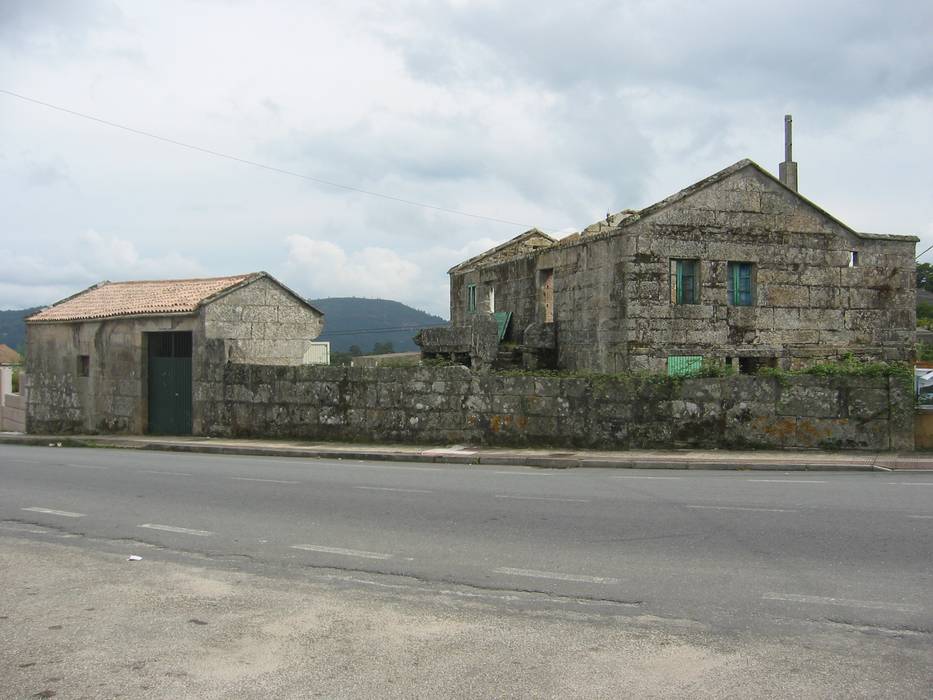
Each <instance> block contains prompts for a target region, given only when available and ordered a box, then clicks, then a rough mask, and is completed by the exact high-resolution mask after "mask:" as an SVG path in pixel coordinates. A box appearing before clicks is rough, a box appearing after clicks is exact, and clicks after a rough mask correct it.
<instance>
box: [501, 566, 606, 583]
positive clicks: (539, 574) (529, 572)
mask: <svg viewBox="0 0 933 700" xmlns="http://www.w3.org/2000/svg"><path fill="white" fill-rule="evenodd" d="M492 572H493V573H494V574H505V575H506V576H525V577H528V578H545V579H551V580H552V581H574V582H576V583H599V584H604V585H612V584H616V583H619V579H617V578H610V577H604V576H584V575H583V574H561V573H558V572H556V571H537V570H535V569H512V568H509V567H500V568H498V569H493V570H492Z"/></svg>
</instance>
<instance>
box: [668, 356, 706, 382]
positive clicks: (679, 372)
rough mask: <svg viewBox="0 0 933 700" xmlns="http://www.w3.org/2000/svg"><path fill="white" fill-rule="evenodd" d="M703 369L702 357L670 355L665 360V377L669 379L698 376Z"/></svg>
mask: <svg viewBox="0 0 933 700" xmlns="http://www.w3.org/2000/svg"><path fill="white" fill-rule="evenodd" d="M701 369H703V356H702V355H671V356H670V357H668V358H667V375H668V376H669V377H689V376H690V375H691V374H699V372H700V370H701Z"/></svg>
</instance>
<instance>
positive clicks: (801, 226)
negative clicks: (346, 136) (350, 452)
mask: <svg viewBox="0 0 933 700" xmlns="http://www.w3.org/2000/svg"><path fill="white" fill-rule="evenodd" d="M791 166H792V167H791ZM781 172H782V175H783V176H784V179H783V181H782V180H781V179H778V178H775V177H774V176H773V175H771V174H770V173H768V172H767V171H765V170H764V169H763V168H761V167H760V166H759V165H757V164H755V163H753V162H752V161H750V160H741V161H739V162H737V163H735V164H734V165H732V166H730V167H728V168H726V169H724V170H722V171H720V172H718V173H715V174H714V175H711V176H710V177H707V178H705V179H703V180H701V181H699V182H697V183H695V184H693V185H691V186H690V187H687V188H686V189H684V190H682V191H680V192H678V193H676V194H674V195H672V196H670V197H668V198H666V199H664V200H662V201H660V202H657V203H656V204H653V205H651V206H649V207H646V208H644V209H641V210H639V211H635V210H625V211H622V212H619V213H617V214H614V215H610V216H607V217H606V219H605V220H603V221H599V222H597V223H595V224H593V225H591V226H588V227H587V228H585V229H584V230H583V231H581V232H579V233H574V234H572V235H570V236H567V237H565V238H563V239H561V240H555V239H554V238H552V237H551V236H548V235H547V234H545V233H543V232H541V231H538V230H536V229H532V230H530V231H526V232H525V233H523V234H521V235H519V236H517V237H515V238H513V239H512V240H510V241H508V242H506V243H504V244H502V245H500V246H498V247H496V248H493V249H492V250H490V251H488V252H486V253H483V254H481V255H478V256H476V257H474V258H471V259H469V260H466V261H465V262H463V263H460V264H459V265H456V266H455V267H453V268H451V269H450V271H449V275H450V318H451V325H450V327H449V328H442V329H425V330H423V331H422V332H421V334H420V336H419V340H420V344H421V347H422V352H423V354H424V355H425V356H453V357H455V358H460V359H462V360H463V361H465V362H467V363H469V364H473V365H474V366H488V365H490V364H495V363H497V362H498V363H500V364H501V365H508V364H509V363H511V364H513V365H514V364H518V363H519V362H521V363H523V364H524V366H526V367H534V366H548V367H556V368H560V369H567V370H579V371H591V372H601V373H615V372H621V371H637V370H649V371H654V372H670V373H673V374H678V373H685V372H689V371H690V369H691V368H694V367H697V366H699V365H700V364H701V363H702V362H704V361H706V362H709V361H717V362H728V363H730V364H733V365H734V366H736V368H737V369H739V370H741V371H754V370H755V369H756V368H758V367H760V366H762V365H765V366H780V367H784V368H794V367H799V366H802V365H805V364H808V363H813V362H815V361H818V360H820V359H825V358H832V357H837V356H840V355H843V354H845V353H853V354H855V355H856V356H861V357H865V358H877V359H886V360H910V359H912V357H913V354H914V343H915V340H916V309H915V295H916V280H915V264H914V254H915V244H916V242H917V241H918V238H916V237H915V236H898V235H887V234H874V233H863V232H859V231H856V230H854V229H852V228H850V227H849V226H847V225H846V224H844V223H843V222H841V221H840V220H839V219H836V218H835V217H833V216H832V215H831V214H829V213H827V212H826V211H824V210H823V209H821V208H820V207H818V206H817V205H816V204H814V203H813V202H811V201H809V200H808V199H806V198H805V197H803V196H801V195H800V194H799V193H798V192H797V191H796V163H793V162H792V161H790V158H789V155H788V159H787V161H786V162H785V163H782V164H781ZM493 313H494V314H495V315H496V316H497V317H498V319H494V318H493V317H491V316H490V314H493ZM496 321H498V324H497V323H496ZM503 325H505V326H506V327H505V330H504V332H503ZM497 336H498V337H497Z"/></svg>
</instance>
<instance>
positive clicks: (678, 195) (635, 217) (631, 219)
mask: <svg viewBox="0 0 933 700" xmlns="http://www.w3.org/2000/svg"><path fill="white" fill-rule="evenodd" d="M745 168H754V169H755V170H757V171H758V172H759V173H761V174H762V175H764V176H765V177H767V178H768V179H770V180H771V181H772V182H775V183H777V184H778V185H780V186H781V187H783V188H784V189H786V190H787V191H788V192H791V193H792V194H793V195H794V196H795V197H797V198H798V199H800V200H801V201H803V202H804V203H805V204H806V205H807V206H809V207H812V208H813V209H814V210H816V211H817V212H818V213H819V214H821V215H822V216H825V217H826V218H827V219H829V220H831V221H833V222H834V223H836V224H837V225H839V226H840V227H842V228H843V229H844V230H845V231H847V232H849V233H851V234H852V235H853V236H857V237H858V238H864V239H867V240H887V241H904V242H914V243H916V242H917V241H919V240H920V239H919V238H918V237H917V236H913V235H906V236H905V235H899V234H893V233H862V232H860V231H856V230H855V229H853V228H852V227H851V226H849V225H847V224H845V223H843V222H842V221H840V220H839V219H837V218H836V217H835V216H833V215H832V214H830V213H829V212H828V211H826V210H825V209H823V208H822V207H820V206H819V205H817V204H814V203H813V202H812V201H810V200H809V199H807V198H806V197H804V196H803V195H802V194H800V193H799V192H797V191H796V190H794V189H792V188H790V187H788V186H787V185H785V184H784V183H783V182H781V180H780V179H779V178H777V177H775V176H774V175H773V174H771V173H769V172H768V171H767V170H765V169H764V168H762V167H761V166H760V165H758V163H756V162H755V161H753V160H750V159H748V158H743V159H742V160H740V161H738V162H736V163H733V164H732V165H730V166H729V167H727V168H723V169H722V170H720V171H719V172H716V173H713V174H712V175H710V176H708V177H705V178H703V179H702V180H698V181H697V182H695V183H693V184H692V185H689V186H688V187H685V188H684V189H682V190H680V191H679V192H675V193H674V194H672V195H670V196H669V197H665V198H664V199H662V200H660V201H658V202H655V203H654V204H650V205H648V206H647V207H645V208H643V209H640V210H637V211H634V212H633V213H628V212H632V210H630V209H626V210H623V211H622V212H619V214H616V215H614V216H613V218H615V217H617V216H619V215H620V214H626V213H628V215H627V216H623V217H622V218H621V219H620V220H619V222H618V224H617V225H616V226H615V227H613V228H611V229H608V230H606V231H599V232H598V233H594V234H590V235H589V236H586V235H584V236H581V238H580V239H577V240H581V239H583V240H587V239H589V240H592V239H594V238H598V237H606V236H611V235H613V234H615V233H617V232H619V231H620V230H621V229H624V228H625V227H627V226H631V225H632V224H634V223H636V222H637V221H640V220H641V219H643V218H645V217H646V216H650V215H651V214H654V213H656V212H658V211H661V210H662V209H665V208H667V207H669V206H671V205H672V204H675V203H677V202H679V201H681V200H683V199H686V198H687V197H690V196H691V195H693V194H696V193H697V192H699V191H701V190H703V189H706V188H707V187H709V186H710V185H713V184H716V183H717V182H721V181H722V180H725V179H726V178H728V177H729V176H731V175H734V174H735V173H737V172H739V171H741V170H744V169H745ZM599 223H600V222H596V223H595V224H592V226H596V225H598V224H599ZM587 228H589V227H587ZM585 230H586V229H584V231H585ZM574 242H575V241H574Z"/></svg>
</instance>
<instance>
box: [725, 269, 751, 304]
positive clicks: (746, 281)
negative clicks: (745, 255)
mask: <svg viewBox="0 0 933 700" xmlns="http://www.w3.org/2000/svg"><path fill="white" fill-rule="evenodd" d="M753 268H754V266H753V264H752V263H746V262H730V263H729V265H728V268H727V271H728V280H727V282H726V288H727V291H728V296H729V304H730V305H731V306H752V304H754V302H755V293H754V292H755V289H754V280H753Z"/></svg>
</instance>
